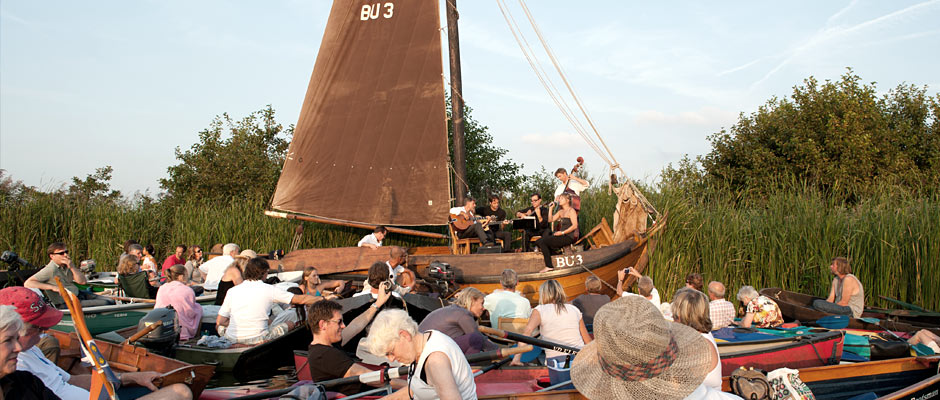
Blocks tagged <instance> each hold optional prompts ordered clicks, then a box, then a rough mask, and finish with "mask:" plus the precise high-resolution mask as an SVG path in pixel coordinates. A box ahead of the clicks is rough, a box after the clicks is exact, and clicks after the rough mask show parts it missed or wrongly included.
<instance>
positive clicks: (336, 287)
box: [300, 267, 346, 300]
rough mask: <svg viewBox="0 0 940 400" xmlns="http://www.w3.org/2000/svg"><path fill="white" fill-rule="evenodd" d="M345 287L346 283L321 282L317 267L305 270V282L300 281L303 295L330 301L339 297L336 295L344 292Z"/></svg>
mask: <svg viewBox="0 0 940 400" xmlns="http://www.w3.org/2000/svg"><path fill="white" fill-rule="evenodd" d="M345 287H346V282H345V281H338V280H329V281H323V280H320V274H319V273H317V268H316V267H306V268H304V276H303V280H301V281H300V289H301V290H303V293H302V294H306V295H310V296H320V297H323V298H325V299H330V300H331V299H335V298H337V297H339V296H337V295H336V293H339V292H342V291H343V289H344V288H345ZM327 291H329V292H327Z"/></svg>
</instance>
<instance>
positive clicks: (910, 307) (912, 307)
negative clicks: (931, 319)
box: [878, 295, 932, 312]
mask: <svg viewBox="0 0 940 400" xmlns="http://www.w3.org/2000/svg"><path fill="white" fill-rule="evenodd" d="M878 298H880V299H882V300H887V301H889V302H892V303H894V304H897V305H899V306H901V307H904V308H906V309H908V310H914V311H923V312H932V311H930V310H927V309H925V308H923V307H921V306H918V305H916V304H911V303H905V302H903V301H901V300H897V299H892V298H890V297H885V296H882V295H878Z"/></svg>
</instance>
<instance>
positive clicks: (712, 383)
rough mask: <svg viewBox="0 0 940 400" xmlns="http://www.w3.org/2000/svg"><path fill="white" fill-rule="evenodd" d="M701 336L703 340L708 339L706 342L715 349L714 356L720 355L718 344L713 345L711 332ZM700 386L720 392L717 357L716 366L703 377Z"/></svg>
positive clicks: (713, 340)
mask: <svg viewBox="0 0 940 400" xmlns="http://www.w3.org/2000/svg"><path fill="white" fill-rule="evenodd" d="M702 336H704V337H705V339H708V342H709V343H711V344H712V347H713V348H714V349H715V354H720V353H718V344H717V343H715V337H714V336H712V333H711V332H708V333H703V334H702ZM702 384H703V385H705V386H708V387H711V388H713V389H715V390H718V391H721V360H720V357H719V360H718V365H716V366H715V368H714V369H712V371H711V372H709V373H708V375H705V381H704V382H702Z"/></svg>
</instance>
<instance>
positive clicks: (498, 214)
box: [477, 206, 506, 230]
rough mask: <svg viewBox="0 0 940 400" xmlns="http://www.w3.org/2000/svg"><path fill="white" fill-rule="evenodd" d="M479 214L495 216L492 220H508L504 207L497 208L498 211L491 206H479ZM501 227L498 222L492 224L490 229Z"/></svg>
mask: <svg viewBox="0 0 940 400" xmlns="http://www.w3.org/2000/svg"><path fill="white" fill-rule="evenodd" d="M477 216H480V217H489V216H493V218H492V221H491V222H497V221H505V220H506V211H505V210H503V209H502V208H497V209H496V211H493V209H492V208H490V206H485V207H478V208H477ZM499 228H500V226H499V225H496V224H494V225H492V226H490V229H493V230H499Z"/></svg>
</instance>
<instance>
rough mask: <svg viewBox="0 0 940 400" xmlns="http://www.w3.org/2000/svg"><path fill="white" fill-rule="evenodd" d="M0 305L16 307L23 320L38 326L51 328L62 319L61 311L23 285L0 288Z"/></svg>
mask: <svg viewBox="0 0 940 400" xmlns="http://www.w3.org/2000/svg"><path fill="white" fill-rule="evenodd" d="M0 305H5V306H13V307H16V312H17V313H19V314H20V317H22V318H23V322H28V323H30V324H33V325H36V326H38V327H40V328H51V327H53V326H54V325H55V324H58V323H59V321H61V320H62V311H59V310H56V308H55V307H53V306H52V305H51V304H49V303H48V302H47V301H45V300H43V298H42V296H40V295H38V294H36V292H34V291H32V290H30V289H28V288H25V287H23V286H12V287H8V288H5V289H3V290H0Z"/></svg>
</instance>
